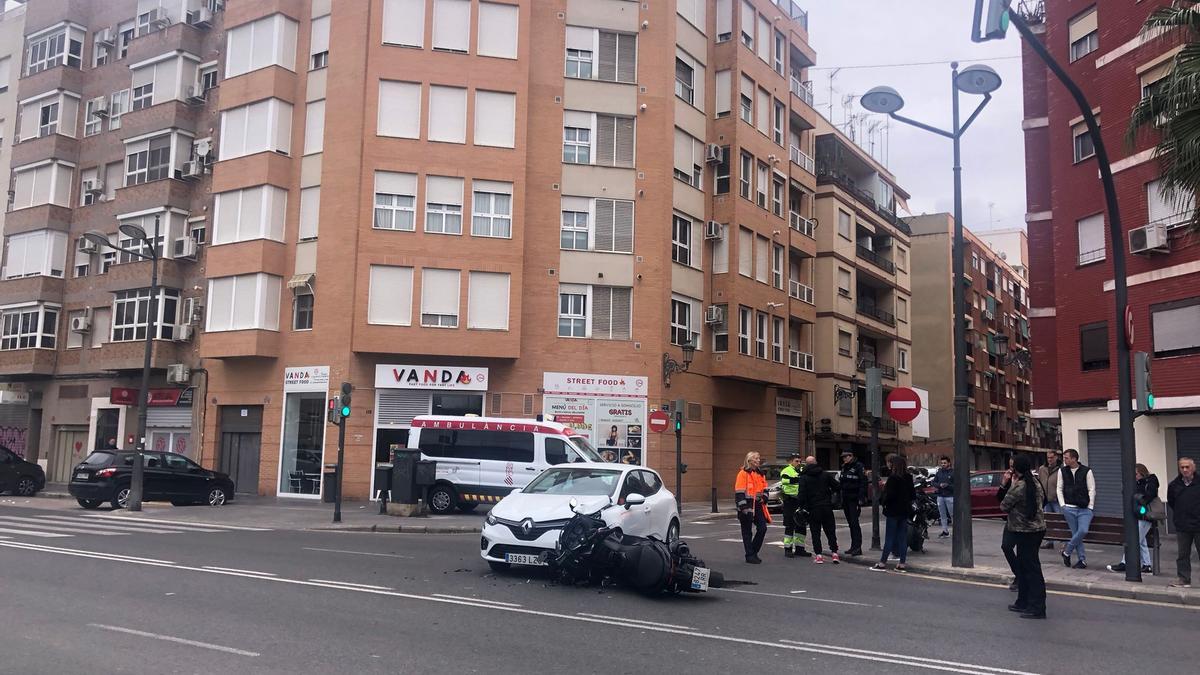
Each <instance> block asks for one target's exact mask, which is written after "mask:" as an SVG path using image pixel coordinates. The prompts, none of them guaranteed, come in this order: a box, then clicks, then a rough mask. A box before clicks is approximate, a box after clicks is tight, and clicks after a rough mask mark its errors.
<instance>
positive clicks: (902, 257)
mask: <svg viewBox="0 0 1200 675" xmlns="http://www.w3.org/2000/svg"><path fill="white" fill-rule="evenodd" d="M896 269H898V270H900V271H901V272H903V271H904V270H906V269H908V250H907V249H903V248H900V247H898V246H897V247H896Z"/></svg>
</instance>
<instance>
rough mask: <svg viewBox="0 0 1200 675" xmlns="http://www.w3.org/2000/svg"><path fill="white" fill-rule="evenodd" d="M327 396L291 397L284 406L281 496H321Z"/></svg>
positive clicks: (292, 395)
mask: <svg viewBox="0 0 1200 675" xmlns="http://www.w3.org/2000/svg"><path fill="white" fill-rule="evenodd" d="M324 440H325V392H302V393H289V394H287V400H286V402H285V403H284V413H283V444H282V446H281V448H280V457H279V464H280V469H279V493H280V494H291V495H304V496H314V497H315V496H317V495H320V494H321V464H322V452H323V449H324Z"/></svg>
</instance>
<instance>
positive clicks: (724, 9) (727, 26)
mask: <svg viewBox="0 0 1200 675" xmlns="http://www.w3.org/2000/svg"><path fill="white" fill-rule="evenodd" d="M716 10H717V43H721V42H729V41H730V40H732V39H733V0H717V7H716Z"/></svg>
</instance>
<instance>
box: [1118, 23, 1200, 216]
mask: <svg viewBox="0 0 1200 675" xmlns="http://www.w3.org/2000/svg"><path fill="white" fill-rule="evenodd" d="M1195 5H1196V3H1195V1H1194V0H1175V2H1174V3H1173V4H1172V5H1171V6H1170V7H1162V8H1159V9H1157V10H1155V11H1154V12H1153V13H1152V14H1150V16H1149V17H1147V18H1146V22H1145V24H1144V25H1143V27H1142V28H1143V32H1144V33H1148V34H1160V38H1161V39H1179V38H1180V37H1181V38H1182V41H1183V49H1182V50H1181V51H1180V52H1179V53H1178V54H1176V55H1175V57H1174V59H1173V61H1174V63H1173V67H1172V68H1171V71H1170V74H1169V75H1167V76H1166V77H1165V78H1163V79H1162V80H1160V81H1159V82H1157V83H1155V84H1154V85H1152V86H1151V87H1148V88H1147V94H1146V95H1145V96H1144V97H1143V98H1142V100H1141V102H1139V103H1138V104H1137V105H1136V106H1134V108H1133V113H1132V114H1131V116H1130V120H1129V132H1128V140H1129V142H1130V143H1131V144H1132V143H1133V142H1134V141H1135V140H1137V138H1138V137H1140V136H1145V135H1148V134H1150V133H1151V132H1152V131H1153V130H1157V131H1158V132H1159V134H1160V136H1159V138H1160V140H1159V143H1158V146H1157V148H1156V149H1155V151H1154V154H1155V157H1156V158H1157V159H1158V161H1159V164H1160V166H1161V168H1162V174H1161V175H1162V183H1161V188H1162V191H1163V196H1164V197H1165V198H1166V200H1167V201H1169V202H1170V203H1172V204H1174V205H1175V206H1176V207H1177V209H1178V211H1180V212H1188V213H1190V221H1191V226H1192V227H1193V228H1200V211H1197V210H1196V208H1195V207H1196V202H1195V195H1197V194H1200V8H1197V7H1196V6H1195Z"/></svg>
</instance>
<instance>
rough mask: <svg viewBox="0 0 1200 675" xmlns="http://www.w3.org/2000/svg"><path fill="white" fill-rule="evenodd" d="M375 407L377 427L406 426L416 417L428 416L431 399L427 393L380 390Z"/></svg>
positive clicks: (407, 390)
mask: <svg viewBox="0 0 1200 675" xmlns="http://www.w3.org/2000/svg"><path fill="white" fill-rule="evenodd" d="M378 393H379V397H378V401H377V402H376V405H375V420H376V421H377V422H378V424H379V426H381V427H387V426H408V425H410V424H412V421H413V418H414V417H416V416H417V415H428V414H429V411H430V410H432V405H433V399H432V397H431V396H430V394H429V392H428V391H413V390H409V389H380V390H379V392H378Z"/></svg>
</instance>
